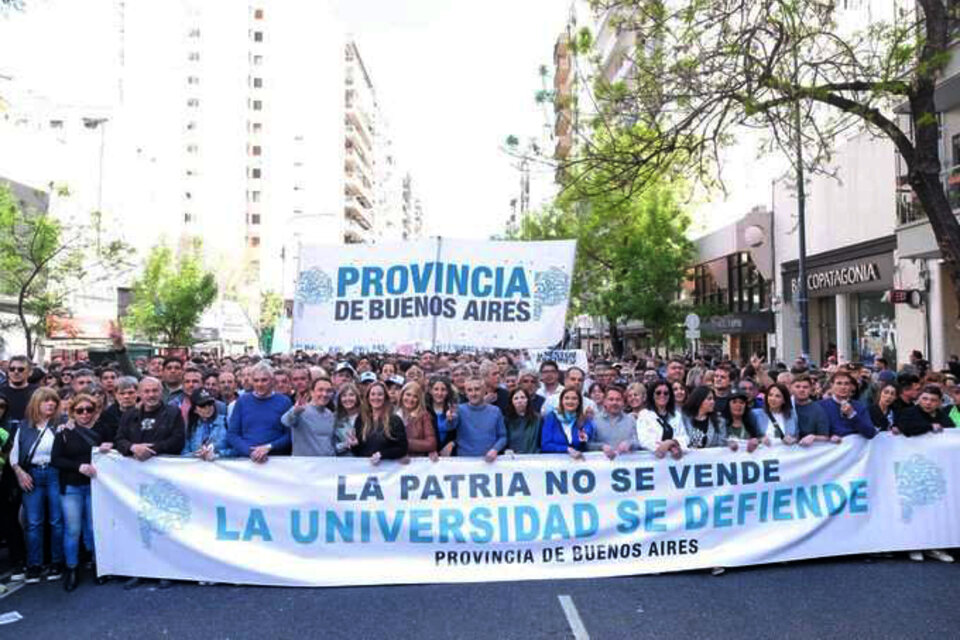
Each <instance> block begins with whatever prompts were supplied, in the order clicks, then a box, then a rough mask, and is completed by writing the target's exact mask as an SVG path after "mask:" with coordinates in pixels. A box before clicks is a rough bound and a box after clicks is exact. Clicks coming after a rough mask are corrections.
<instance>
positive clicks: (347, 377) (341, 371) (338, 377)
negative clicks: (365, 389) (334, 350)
mask: <svg viewBox="0 0 960 640" xmlns="http://www.w3.org/2000/svg"><path fill="white" fill-rule="evenodd" d="M356 376H357V370H356V369H354V368H353V365H352V364H350V363H349V362H341V363H340V364H338V365H337V368H336V370H334V373H333V386H335V387H336V388H337V389H339V388H340V387H342V386H343V385H345V384H347V383H348V382H353V380H354V378H356Z"/></svg>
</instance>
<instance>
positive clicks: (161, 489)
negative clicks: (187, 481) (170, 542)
mask: <svg viewBox="0 0 960 640" xmlns="http://www.w3.org/2000/svg"><path fill="white" fill-rule="evenodd" d="M190 515H191V509H190V498H188V497H187V495H186V494H185V493H183V492H182V491H180V490H179V489H177V488H176V487H175V486H173V485H172V484H171V483H169V482H166V481H164V480H161V481H159V482H154V483H153V484H141V485H140V504H139V508H138V510H137V520H138V521H139V524H140V541H141V542H142V543H143V546H144V547H145V548H147V549H149V548H150V547H151V545H152V543H153V536H154V535H161V536H162V535H166V534H167V533H169V532H170V531H173V530H174V529H182V528H183V527H184V525H186V524H187V523H188V522H189V521H190Z"/></svg>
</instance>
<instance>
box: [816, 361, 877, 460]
mask: <svg viewBox="0 0 960 640" xmlns="http://www.w3.org/2000/svg"><path fill="white" fill-rule="evenodd" d="M856 388H857V381H856V379H855V378H854V377H853V376H852V375H850V373H849V372H847V371H837V372H836V373H834V374H833V375H832V376H831V377H830V393H831V395H830V397H829V398H824V399H823V400H821V401H820V406H821V407H822V408H823V411H824V413H826V414H827V420H828V421H829V423H830V439H831V441H833V442H839V439H840V438H843V437H845V436H848V435H853V434H859V435H861V436H863V437H864V438H868V439H869V438H872V437H873V436H875V435H876V434H877V429H876V427H874V426H873V423H872V422H871V421H870V412H869V411H868V410H867V408H866V407H865V406H863V405H862V404H860V403H859V402H857V401H856V400H853V399H851V395H852V394H853V392H854V390H855V389H856Z"/></svg>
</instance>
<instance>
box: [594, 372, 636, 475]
mask: <svg viewBox="0 0 960 640" xmlns="http://www.w3.org/2000/svg"><path fill="white" fill-rule="evenodd" d="M625 395H626V390H624V388H623V387H620V386H617V385H611V386H610V387H608V388H607V389H606V391H605V392H604V395H603V398H602V402H603V410H602V411H600V412H598V413H597V414H596V415H595V416H594V417H593V423H594V435H593V438H592V439H591V440H590V441H589V442H588V443H587V450H588V451H603V453H604V455H606V456H607V457H608V458H610V459H611V460H612V459H614V458H615V457H617V455H618V454H621V453H629V452H630V451H636V450H638V449H640V441H639V440H638V439H637V420H636V418H635V417H633V416H631V415H629V414H627V413H625V412H624V396H625Z"/></svg>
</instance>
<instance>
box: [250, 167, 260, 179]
mask: <svg viewBox="0 0 960 640" xmlns="http://www.w3.org/2000/svg"><path fill="white" fill-rule="evenodd" d="M261 175H262V174H261V170H260V169H259V168H253V169H250V177H251V178H257V179H259V178H260V176H261Z"/></svg>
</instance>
